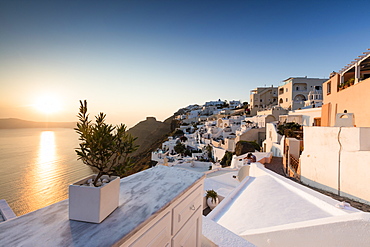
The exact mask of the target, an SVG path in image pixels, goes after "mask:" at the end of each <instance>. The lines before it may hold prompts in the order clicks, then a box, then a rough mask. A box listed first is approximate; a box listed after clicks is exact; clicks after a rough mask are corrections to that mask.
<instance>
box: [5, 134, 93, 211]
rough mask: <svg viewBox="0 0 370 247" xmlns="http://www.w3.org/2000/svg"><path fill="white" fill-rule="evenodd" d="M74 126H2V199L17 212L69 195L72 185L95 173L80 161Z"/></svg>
mask: <svg viewBox="0 0 370 247" xmlns="http://www.w3.org/2000/svg"><path fill="white" fill-rule="evenodd" d="M77 147H78V136H77V134H76V133H75V132H74V130H73V129H52V130H44V129H6V130H5V129H3V130H0V199H5V200H6V201H7V202H8V204H9V205H10V207H11V208H12V209H13V211H14V213H15V214H16V215H17V216H20V215H23V214H26V213H29V212H32V211H34V210H37V209H40V208H43V207H45V206H48V205H50V204H53V203H56V202H59V201H61V200H64V199H67V198H68V185H69V184H71V183H73V182H75V181H77V180H79V179H81V178H84V177H86V176H88V175H90V174H92V171H91V169H90V168H89V167H88V166H86V165H84V164H83V163H82V162H81V161H77V155H76V153H75V151H74V149H75V148H77Z"/></svg>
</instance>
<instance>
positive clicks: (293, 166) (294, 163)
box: [288, 154, 300, 180]
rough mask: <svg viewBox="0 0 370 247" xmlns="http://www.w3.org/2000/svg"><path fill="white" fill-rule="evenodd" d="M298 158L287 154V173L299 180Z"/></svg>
mask: <svg viewBox="0 0 370 247" xmlns="http://www.w3.org/2000/svg"><path fill="white" fill-rule="evenodd" d="M299 168H300V167H299V160H298V159H296V158H295V157H293V156H292V155H291V154H290V155H289V162H288V175H289V177H293V178H296V179H298V180H300V169H299Z"/></svg>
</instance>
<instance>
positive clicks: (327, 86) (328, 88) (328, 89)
mask: <svg viewBox="0 0 370 247" xmlns="http://www.w3.org/2000/svg"><path fill="white" fill-rule="evenodd" d="M330 93H331V82H330V81H329V82H328V83H327V84H326V94H330Z"/></svg>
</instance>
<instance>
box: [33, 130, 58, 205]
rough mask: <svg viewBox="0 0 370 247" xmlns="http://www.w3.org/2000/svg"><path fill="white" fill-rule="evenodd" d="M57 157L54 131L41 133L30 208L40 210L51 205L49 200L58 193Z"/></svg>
mask: <svg viewBox="0 0 370 247" xmlns="http://www.w3.org/2000/svg"><path fill="white" fill-rule="evenodd" d="M57 160H58V155H57V152H56V141H55V133H54V131H42V132H41V134H40V142H39V148H38V155H37V160H36V164H35V167H34V173H33V183H32V190H33V191H32V194H33V195H34V196H33V199H34V200H33V202H32V204H33V205H32V207H36V208H40V207H41V205H43V204H45V203H46V204H47V205H48V204H51V203H53V201H50V200H51V198H52V197H53V196H54V197H57V194H59V193H60V191H59V190H58V187H57V179H56V178H57V177H58V176H59V174H58V173H59V170H58V164H57Z"/></svg>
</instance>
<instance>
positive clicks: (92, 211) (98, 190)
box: [69, 176, 120, 223]
mask: <svg viewBox="0 0 370 247" xmlns="http://www.w3.org/2000/svg"><path fill="white" fill-rule="evenodd" d="M92 177H93V176H90V177H87V178H85V179H82V180H80V181H78V182H76V183H74V184H71V185H70V186H69V219H71V220H78V221H85V222H92V223H100V222H102V221H103V220H104V219H105V218H106V217H107V216H108V215H109V214H111V213H112V212H113V211H114V210H115V209H116V208H117V207H118V202H119V188H120V178H119V177H115V179H114V180H112V181H110V182H109V183H107V184H105V185H103V186H100V187H89V186H81V184H84V183H85V182H86V181H87V180H88V179H90V178H92Z"/></svg>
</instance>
